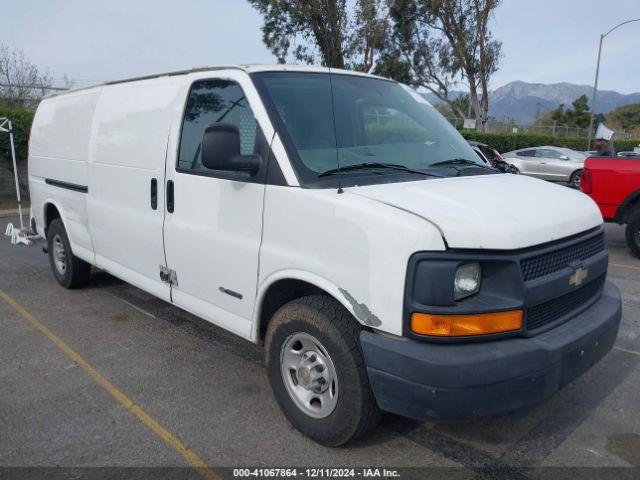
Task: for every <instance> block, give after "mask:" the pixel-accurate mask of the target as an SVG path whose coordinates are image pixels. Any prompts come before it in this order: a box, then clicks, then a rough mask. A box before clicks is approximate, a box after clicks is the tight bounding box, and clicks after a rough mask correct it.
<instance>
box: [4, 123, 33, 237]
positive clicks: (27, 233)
mask: <svg viewBox="0 0 640 480" xmlns="http://www.w3.org/2000/svg"><path fill="white" fill-rule="evenodd" d="M0 132H4V133H8V134H9V143H10V144H11V159H12V160H13V178H14V180H15V183H16V198H17V200H18V215H19V217H20V229H17V228H15V227H14V226H13V224H12V223H9V224H8V225H7V230H6V231H5V235H7V236H8V237H11V244H12V245H16V244H18V243H23V244H25V245H31V244H32V243H33V242H32V241H31V239H33V238H36V237H37V235H34V232H32V231H31V228H30V227H29V228H25V226H24V220H23V217H22V198H21V196H20V183H19V182H18V164H17V163H16V149H15V145H14V143H13V126H12V125H11V120H9V119H8V118H6V117H0Z"/></svg>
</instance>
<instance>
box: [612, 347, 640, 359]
mask: <svg viewBox="0 0 640 480" xmlns="http://www.w3.org/2000/svg"><path fill="white" fill-rule="evenodd" d="M613 348H614V349H615V350H620V351H621V352H627V353H630V354H632V355H638V356H639V357H640V352H638V351H637V350H630V349H628V348H622V347H617V346H615V345H614V347H613Z"/></svg>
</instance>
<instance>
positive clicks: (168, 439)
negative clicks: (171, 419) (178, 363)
mask: <svg viewBox="0 0 640 480" xmlns="http://www.w3.org/2000/svg"><path fill="white" fill-rule="evenodd" d="M0 298H1V299H2V300H4V301H5V302H6V303H7V304H8V305H10V306H11V307H13V309H14V310H15V311H16V312H18V313H19V314H20V315H21V316H22V317H23V318H24V319H26V320H28V321H29V322H30V323H31V324H32V325H33V326H34V327H36V328H37V329H38V330H40V332H41V333H43V334H44V335H45V336H46V337H47V338H48V339H49V340H51V341H52V342H53V343H54V344H55V345H56V346H57V347H58V348H59V349H60V350H62V351H63V352H64V353H66V354H67V356H68V357H70V358H71V359H72V360H73V361H74V362H76V363H77V364H78V365H80V366H81V367H82V368H83V369H84V370H85V371H86V372H87V373H88V374H89V376H90V377H91V378H93V380H95V382H96V383H97V384H98V385H100V386H101V387H102V388H104V389H105V390H106V391H107V392H109V394H110V395H111V396H112V397H113V398H115V399H116V400H117V401H118V402H120V403H121V404H122V405H124V406H125V407H126V408H127V409H128V410H129V411H130V412H131V413H133V414H134V415H135V416H136V417H138V419H139V420H140V421H141V422H142V423H144V424H145V425H146V426H147V427H149V428H150V429H151V430H152V431H153V433H155V434H156V435H157V436H158V437H160V438H161V439H162V441H164V442H165V443H166V444H167V445H169V446H170V447H172V448H173V449H174V450H176V451H177V452H178V453H179V454H180V455H181V456H182V458H184V459H185V460H186V461H187V462H189V464H191V466H192V467H193V468H195V469H196V470H197V471H198V472H199V473H200V474H201V475H202V476H203V477H204V478H206V479H208V480H220V477H219V476H218V475H217V474H216V473H215V472H214V471H213V470H211V469H210V468H209V467H207V465H206V463H204V461H203V460H202V459H201V458H200V457H198V455H196V454H195V453H193V452H192V451H191V450H189V449H188V448H187V447H185V446H184V445H183V444H182V443H181V442H180V440H178V439H177V438H176V437H174V436H173V435H172V434H171V432H169V431H168V430H167V429H166V428H164V427H163V426H162V425H160V424H159V423H158V422H157V421H156V420H154V419H153V418H152V417H151V416H150V415H149V414H148V413H147V412H145V411H144V410H142V408H140V407H139V406H138V405H136V404H135V403H133V401H132V400H130V399H129V397H127V396H126V395H125V394H124V393H122V392H121V391H120V390H119V389H118V388H116V387H115V386H114V385H113V384H112V383H111V382H109V380H107V379H106V378H104V377H103V376H102V375H100V373H98V371H97V370H95V369H94V368H93V367H92V366H91V365H90V364H89V363H88V362H87V361H86V360H85V359H84V358H82V357H81V356H80V355H79V354H78V353H77V352H75V351H74V350H73V349H72V348H71V347H69V346H68V345H67V344H66V343H64V342H63V341H62V340H61V339H60V338H59V337H58V336H57V335H56V334H54V333H53V332H52V331H51V330H49V329H48V328H47V327H46V326H45V325H44V324H43V323H42V322H40V320H38V319H37V318H36V317H34V316H33V315H32V314H31V313H29V312H28V311H27V310H26V309H25V308H24V307H22V306H21V305H20V304H18V303H17V302H16V301H15V300H14V299H13V298H11V297H10V296H9V295H7V294H6V293H4V292H3V291H2V290H0Z"/></svg>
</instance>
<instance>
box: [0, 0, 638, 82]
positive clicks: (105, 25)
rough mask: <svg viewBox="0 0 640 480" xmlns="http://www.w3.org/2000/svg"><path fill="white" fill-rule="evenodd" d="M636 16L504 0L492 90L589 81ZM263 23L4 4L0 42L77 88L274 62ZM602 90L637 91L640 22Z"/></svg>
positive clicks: (106, 4)
mask: <svg viewBox="0 0 640 480" xmlns="http://www.w3.org/2000/svg"><path fill="white" fill-rule="evenodd" d="M601 5H604V7H602V6H601ZM632 18H640V0H607V1H606V2H603V1H601V0H503V2H502V5H501V6H500V7H499V8H498V9H497V11H496V13H495V18H494V19H493V20H492V30H493V33H494V36H495V37H496V38H498V39H499V40H501V41H502V42H503V58H502V61H501V64H500V70H499V71H498V72H497V73H496V74H495V75H494V77H493V78H492V82H491V86H492V88H497V87H499V86H502V85H504V84H506V83H509V82H511V81H514V80H522V81H525V82H535V83H556V82H570V83H577V84H584V85H592V84H593V79H594V75H595V65H596V59H597V49H598V40H599V35H600V33H604V32H606V31H607V30H609V29H610V28H611V27H613V26H615V25H616V24H618V23H620V22H622V21H624V20H628V19H632ZM261 25H262V19H261V18H260V16H259V14H258V13H257V12H256V11H255V10H253V8H252V7H251V6H250V5H249V4H248V3H247V2H246V1H244V0H180V1H171V2H169V1H163V0H106V1H103V0H20V1H15V0H0V44H4V45H5V46H8V47H10V48H17V49H21V50H23V51H24V53H25V55H26V56H27V58H28V59H29V60H30V61H31V62H33V63H35V64H36V65H38V66H39V67H42V68H43V69H48V71H49V73H50V74H51V76H52V77H54V78H55V79H59V78H61V77H62V76H63V75H65V74H66V75H67V76H68V77H70V78H73V79H76V81H77V85H78V86H84V85H87V84H92V83H99V82H102V81H108V80H114V79H119V78H127V77H132V76H138V75H146V74H151V73H159V72H164V71H171V70H177V69H184V68H191V67H198V66H205V65H225V64H238V63H274V62H275V58H274V57H273V55H272V54H271V53H270V52H269V51H268V50H267V49H266V47H264V45H263V44H262V38H261V32H260V27H261ZM599 89H603V90H616V91H619V92H621V93H631V92H638V91H640V22H637V23H631V24H629V25H625V26H623V27H621V28H619V29H617V30H616V31H614V32H613V33H611V34H610V35H609V36H607V37H606V38H605V40H604V44H603V50H602V62H601V71H600V81H599Z"/></svg>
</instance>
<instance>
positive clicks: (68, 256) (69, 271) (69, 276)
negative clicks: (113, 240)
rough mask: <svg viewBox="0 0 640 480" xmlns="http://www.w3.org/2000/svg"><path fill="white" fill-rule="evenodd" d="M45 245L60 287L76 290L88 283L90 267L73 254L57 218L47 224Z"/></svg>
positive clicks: (61, 224)
mask: <svg viewBox="0 0 640 480" xmlns="http://www.w3.org/2000/svg"><path fill="white" fill-rule="evenodd" d="M47 245H48V248H49V263H50V264H51V270H53V276H54V277H56V280H57V281H58V283H59V284H60V285H62V286H63V287H64V288H78V287H81V286H83V285H85V284H86V283H87V282H88V281H89V277H90V275H91V265H89V264H88V263H87V262H85V261H84V260H80V259H79V258H78V257H76V256H75V255H74V254H73V252H72V251H71V245H70V244H69V237H68V236H67V231H66V230H65V228H64V224H63V223H62V220H60V219H59V218H56V219H54V220H53V221H52V222H51V223H50V224H49V228H48V229H47Z"/></svg>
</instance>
